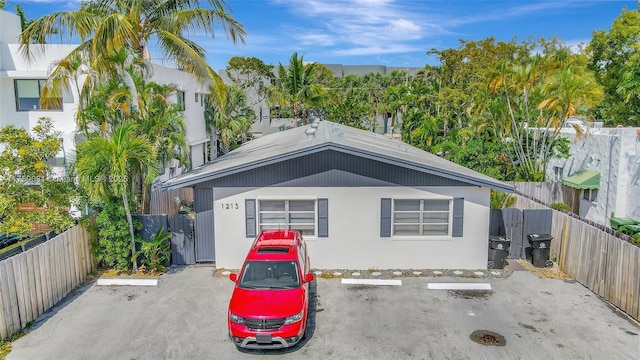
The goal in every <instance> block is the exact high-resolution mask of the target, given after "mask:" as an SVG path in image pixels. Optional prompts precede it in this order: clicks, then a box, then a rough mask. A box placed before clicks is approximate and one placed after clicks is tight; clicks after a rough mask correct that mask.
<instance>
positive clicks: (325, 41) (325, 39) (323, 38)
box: [295, 34, 335, 46]
mask: <svg viewBox="0 0 640 360" xmlns="http://www.w3.org/2000/svg"><path fill="white" fill-rule="evenodd" d="M295 38H297V39H298V41H300V43H301V44H302V45H314V46H331V45H334V44H335V41H334V39H333V37H332V36H330V35H328V34H301V35H298V36H295Z"/></svg>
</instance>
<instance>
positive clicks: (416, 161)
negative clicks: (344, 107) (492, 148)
mask: <svg viewBox="0 0 640 360" xmlns="http://www.w3.org/2000/svg"><path fill="white" fill-rule="evenodd" d="M314 126H315V125H314ZM314 126H312V125H305V126H301V127H297V128H293V129H289V130H285V131H281V132H278V133H274V134H269V135H265V136H262V137H260V138H257V139H255V140H251V141H249V142H246V143H244V144H243V145H242V146H240V147H239V148H237V149H235V150H233V151H231V152H229V153H228V154H225V155H223V156H221V157H219V158H217V159H216V160H214V161H212V162H210V163H208V164H205V165H203V166H201V167H198V168H195V169H193V170H192V171H191V172H188V173H185V174H182V175H179V176H177V177H175V178H172V179H169V180H167V181H165V182H164V184H163V187H164V188H166V189H171V188H179V187H187V186H194V185H196V184H198V183H201V182H204V181H209V180H213V179H217V178H222V177H225V176H228V175H231V174H236V173H239V172H243V171H247V170H252V169H255V168H258V167H262V166H265V165H270V164H274V163H279V162H282V161H287V160H290V159H293V158H298V157H301V156H305V155H309V154H313V153H317V152H320V151H325V150H335V151H339V152H344V153H347V154H351V155H355V156H359V157H363V158H367V159H372V160H375V161H380V162H384V163H388V164H392V165H395V166H400V167H404V168H408V169H412V170H416V171H420V172H423V173H426V174H432V175H435V176H440V177H444V178H447V179H452V180H457V181H461V182H463V183H467V184H469V185H476V186H481V187H488V188H491V189H495V190H500V191H504V192H508V193H511V192H513V191H514V187H513V186H512V185H510V184H507V183H504V182H502V181H499V180H496V179H494V178H492V177H489V176H486V175H483V174H480V173H478V172H476V171H473V170H471V169H468V168H466V167H464V166H461V165H458V164H455V163H453V162H451V161H449V160H446V159H443V158H440V157H438V156H436V155H433V154H431V153H428V152H426V151H423V150H420V149H418V148H416V147H413V146H411V145H408V144H406V143H404V142H402V141H400V140H396V139H392V138H389V137H388V136H385V135H381V134H375V133H372V132H369V131H365V130H360V129H356V128H352V127H349V126H345V125H340V124H337V123H333V122H330V121H320V122H319V123H317V128H315V129H314ZM312 129H313V130H315V134H309V133H310V132H313V131H312Z"/></svg>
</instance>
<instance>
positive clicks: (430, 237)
mask: <svg viewBox="0 0 640 360" xmlns="http://www.w3.org/2000/svg"><path fill="white" fill-rule="evenodd" d="M396 200H420V201H421V207H423V205H422V202H423V201H425V200H426V201H429V200H446V201H449V217H448V218H449V220H448V226H447V234H440V235H395V229H394V225H395V214H396V211H395V210H394V209H395V202H396ZM422 214H423V211H422V210H420V218H421V219H422ZM420 226H422V221H421V222H420ZM452 227H453V197H430V198H424V197H420V198H416V197H398V198H391V237H390V239H391V240H392V241H451V239H452V235H451V233H452Z"/></svg>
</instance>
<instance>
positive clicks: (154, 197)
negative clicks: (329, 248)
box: [149, 187, 193, 219]
mask: <svg viewBox="0 0 640 360" xmlns="http://www.w3.org/2000/svg"><path fill="white" fill-rule="evenodd" d="M176 199H178V200H179V201H180V202H181V203H183V204H185V203H186V204H191V203H193V188H190V187H189V188H179V189H172V190H163V189H153V190H151V203H150V206H149V214H166V215H167V216H168V217H169V219H171V217H172V216H173V215H175V214H177V213H178V211H179V210H180V204H179V203H178V202H176Z"/></svg>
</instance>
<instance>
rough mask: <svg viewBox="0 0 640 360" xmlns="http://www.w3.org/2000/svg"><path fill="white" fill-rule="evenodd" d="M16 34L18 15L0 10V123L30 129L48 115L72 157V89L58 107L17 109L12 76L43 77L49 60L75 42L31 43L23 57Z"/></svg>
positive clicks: (74, 106) (70, 158) (74, 102)
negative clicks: (27, 52)
mask: <svg viewBox="0 0 640 360" xmlns="http://www.w3.org/2000/svg"><path fill="white" fill-rule="evenodd" d="M19 34H20V18H19V17H18V16H16V15H15V14H12V13H9V12H6V11H0V127H4V126H7V125H13V126H16V127H19V128H23V129H27V130H29V131H31V129H32V128H33V127H34V126H35V125H36V123H37V121H38V119H40V118H41V117H49V118H51V119H52V121H53V124H54V126H55V129H56V130H57V131H59V132H60V133H61V134H60V137H61V138H62V139H63V147H64V153H65V157H66V159H67V162H69V161H73V160H74V159H75V143H74V139H73V138H74V133H75V128H76V123H75V114H76V111H77V109H78V106H77V99H78V94H77V92H76V91H75V89H72V91H71V92H68V93H66V94H64V95H63V99H62V100H63V104H62V109H61V110H55V111H44V110H32V111H17V108H16V92H15V85H14V80H16V79H46V78H47V74H48V70H49V67H50V65H51V63H52V62H54V61H57V60H60V59H63V58H64V57H65V56H66V55H67V54H68V53H69V52H70V51H71V50H73V49H74V48H75V46H76V45H61V44H45V45H43V46H40V45H34V46H33V47H32V51H33V53H34V57H33V58H32V59H31V60H27V59H26V58H25V57H24V56H23V55H22V53H21V51H20V45H19V39H18V35H19Z"/></svg>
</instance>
